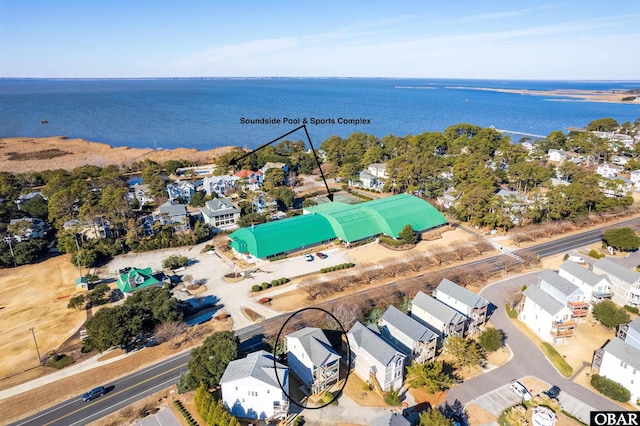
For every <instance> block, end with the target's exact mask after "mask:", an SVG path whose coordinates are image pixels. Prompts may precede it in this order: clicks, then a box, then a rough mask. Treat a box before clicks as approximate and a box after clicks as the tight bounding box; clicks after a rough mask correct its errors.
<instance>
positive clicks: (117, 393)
mask: <svg viewBox="0 0 640 426" xmlns="http://www.w3.org/2000/svg"><path fill="white" fill-rule="evenodd" d="M186 365H188V364H187V363H184V364H180V365H178V366H177V367H174V368H172V369H170V370H166V371H163V372H162V373H160V374H156V375H155V376H151V377H149V378H148V379H146V380H143V381H141V382H138V383H136V384H135V385H133V386H130V387H128V388H124V389H121V390H119V391H118V392H116V393H113V394H111V395H108V396H107V397H105V398H102V399H100V401H105V400H108V399H110V398H113V397H115V396H116V395H119V394H121V393H123V392H125V391H127V390H130V389H133V388H135V387H137V386H140V385H142V384H144V383H146V382H148V381H151V380H154V379H156V378H158V377H160V376H161V375H163V374H166V373H169V372H171V371H173V370H177V369H179V368H182V367H185V366H186ZM172 380H173V379H172ZM128 399H131V398H128ZM125 401H126V400H125ZM90 405H91V404H89V405H87V406H84V407H82V408H78V409H77V410H74V411H71V412H70V413H67V414H65V415H64V416H60V417H58V418H57V419H55V420H53V421H50V422H49V423H45V424H44V425H43V426H48V425H50V424H53V423H55V422H58V421H60V420H62V419H64V418H67V417H69V416H71V415H73V414H75V413H78V412H80V411H82V410H85V409H86V408H87V407H88V406H90ZM102 411H104V410H102ZM45 414H48V413H44V414H43V415H45ZM43 415H41V416H38V417H36V418H39V417H42V416H43ZM32 420H35V419H32Z"/></svg>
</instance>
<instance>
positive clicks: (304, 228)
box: [230, 194, 447, 258]
mask: <svg viewBox="0 0 640 426" xmlns="http://www.w3.org/2000/svg"><path fill="white" fill-rule="evenodd" d="M445 223H447V220H446V219H445V217H444V216H442V214H440V212H439V211H438V210H437V209H436V208H435V207H433V206H432V205H431V204H429V203H427V202H426V201H424V200H422V199H420V198H417V197H414V196H412V195H407V194H399V195H395V196H393V197H388V198H381V199H378V200H373V201H368V202H366V203H360V204H345V203H340V202H333V203H327V204H321V205H318V206H313V207H308V208H306V209H305V214H304V215H302V216H296V217H292V218H290V219H283V220H279V221H276V222H269V223H265V224H261V225H257V226H254V227H248V228H242V229H239V230H237V231H235V232H234V233H232V234H231V235H230V237H231V240H232V241H231V247H232V248H233V249H234V250H235V251H236V252H238V253H243V254H250V255H251V256H253V257H257V258H266V257H270V256H276V255H279V254H284V253H289V252H293V251H296V250H301V249H304V248H306V247H310V246H314V245H317V244H320V243H323V242H325V241H330V240H332V239H334V238H339V239H341V240H342V241H344V242H347V243H351V242H354V241H359V240H363V239H366V238H370V237H375V236H377V235H380V234H385V235H388V236H390V237H393V238H397V237H398V235H399V233H400V231H401V230H402V228H404V227H405V226H406V225H407V224H409V225H411V227H412V228H413V229H414V230H416V231H424V230H426V229H431V228H435V227H437V226H440V225H444V224H445Z"/></svg>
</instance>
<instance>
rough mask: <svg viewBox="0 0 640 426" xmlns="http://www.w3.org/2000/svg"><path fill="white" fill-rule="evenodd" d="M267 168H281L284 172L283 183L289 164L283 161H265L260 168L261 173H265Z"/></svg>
mask: <svg viewBox="0 0 640 426" xmlns="http://www.w3.org/2000/svg"><path fill="white" fill-rule="evenodd" d="M269 169H282V171H283V172H284V178H285V183H286V182H287V175H288V174H289V166H287V165H286V164H285V163H277V162H272V161H267V162H266V163H264V166H262V167H261V168H260V171H261V172H262V173H263V174H266V173H267V170H269Z"/></svg>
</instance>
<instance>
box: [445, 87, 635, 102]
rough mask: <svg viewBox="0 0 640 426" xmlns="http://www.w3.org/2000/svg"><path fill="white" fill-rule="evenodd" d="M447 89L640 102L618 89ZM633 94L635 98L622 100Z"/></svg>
mask: <svg viewBox="0 0 640 426" xmlns="http://www.w3.org/2000/svg"><path fill="white" fill-rule="evenodd" d="M447 89H460V90H482V91H486V92H500V93H513V94H516V95H531V96H550V97H563V98H570V99H576V100H581V101H584V102H603V103H614V104H640V94H634V93H630V92H629V90H624V89H619V90H615V89H614V90H611V91H602V90H577V89H554V90H531V89H495V88H491V87H456V86H449V87H447ZM633 96H635V100H623V99H624V98H629V97H633Z"/></svg>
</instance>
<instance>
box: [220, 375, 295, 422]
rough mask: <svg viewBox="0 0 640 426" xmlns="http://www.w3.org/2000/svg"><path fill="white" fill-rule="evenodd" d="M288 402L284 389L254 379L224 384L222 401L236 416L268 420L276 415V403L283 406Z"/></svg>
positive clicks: (242, 379)
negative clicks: (274, 405)
mask: <svg viewBox="0 0 640 426" xmlns="http://www.w3.org/2000/svg"><path fill="white" fill-rule="evenodd" d="M283 385H284V384H283ZM286 400H287V397H286V395H285V394H284V392H283V391H282V389H280V388H279V387H274V386H270V385H268V384H267V383H264V382H262V381H260V380H257V379H255V378H253V377H243V378H241V379H238V380H234V381H232V382H226V383H223V384H222V401H223V402H224V404H225V405H226V406H227V409H228V410H229V412H231V414H233V415H234V416H239V417H248V418H253V419H266V418H268V417H271V416H272V415H273V414H274V410H273V403H274V401H279V402H280V403H281V404H282V403H283V402H285V401H286Z"/></svg>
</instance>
